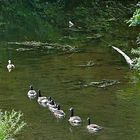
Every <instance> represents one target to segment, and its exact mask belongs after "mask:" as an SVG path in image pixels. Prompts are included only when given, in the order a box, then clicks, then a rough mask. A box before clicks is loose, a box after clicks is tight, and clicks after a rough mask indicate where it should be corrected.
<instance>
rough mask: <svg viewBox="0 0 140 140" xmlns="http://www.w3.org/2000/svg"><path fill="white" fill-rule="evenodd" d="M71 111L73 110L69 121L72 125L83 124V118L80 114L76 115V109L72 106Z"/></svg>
mask: <svg viewBox="0 0 140 140" xmlns="http://www.w3.org/2000/svg"><path fill="white" fill-rule="evenodd" d="M70 112H71V116H70V118H69V120H68V121H69V123H70V124H71V125H72V126H78V125H80V124H81V122H82V120H81V118H80V117H79V116H74V109H73V108H72V107H71V108H70Z"/></svg>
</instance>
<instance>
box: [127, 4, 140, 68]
mask: <svg viewBox="0 0 140 140" xmlns="http://www.w3.org/2000/svg"><path fill="white" fill-rule="evenodd" d="M137 6H138V8H137V9H136V10H135V12H134V14H133V16H132V17H131V18H130V20H128V22H127V23H129V26H139V25H140V8H139V7H140V3H138V4H137ZM136 43H137V45H139V44H140V33H139V35H138V37H137V41H136ZM131 53H132V54H134V55H136V57H135V58H134V60H133V61H134V69H136V70H138V71H140V47H138V48H135V49H134V48H133V49H132V50H131Z"/></svg>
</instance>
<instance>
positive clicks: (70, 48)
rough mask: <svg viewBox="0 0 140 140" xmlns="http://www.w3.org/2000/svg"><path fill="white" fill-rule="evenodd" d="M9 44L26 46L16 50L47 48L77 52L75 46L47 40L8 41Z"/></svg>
mask: <svg viewBox="0 0 140 140" xmlns="http://www.w3.org/2000/svg"><path fill="white" fill-rule="evenodd" d="M8 44H9V45H19V46H25V47H28V49H27V48H23V47H22V48H18V49H16V50H17V51H27V50H35V49H47V50H56V51H60V52H65V53H73V52H77V51H78V49H77V48H76V47H75V46H71V45H68V44H64V45H63V44H59V43H48V42H45V43H43V42H37V41H25V42H8Z"/></svg>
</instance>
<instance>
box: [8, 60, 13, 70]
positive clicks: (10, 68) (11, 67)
mask: <svg viewBox="0 0 140 140" xmlns="http://www.w3.org/2000/svg"><path fill="white" fill-rule="evenodd" d="M8 63H9V64H8V65H7V69H8V71H9V72H11V71H12V70H13V69H15V66H14V64H12V61H11V60H8Z"/></svg>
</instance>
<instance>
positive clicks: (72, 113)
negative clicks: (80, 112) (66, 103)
mask: <svg viewBox="0 0 140 140" xmlns="http://www.w3.org/2000/svg"><path fill="white" fill-rule="evenodd" d="M70 112H71V115H70V116H71V117H73V116H74V109H73V108H72V109H71V110H70Z"/></svg>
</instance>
